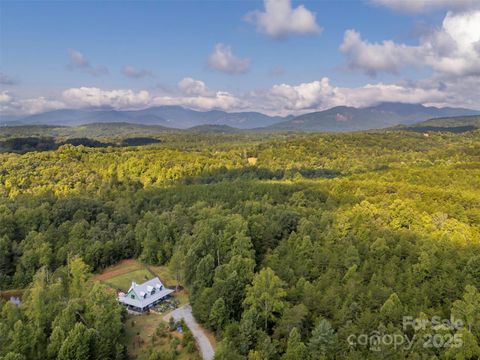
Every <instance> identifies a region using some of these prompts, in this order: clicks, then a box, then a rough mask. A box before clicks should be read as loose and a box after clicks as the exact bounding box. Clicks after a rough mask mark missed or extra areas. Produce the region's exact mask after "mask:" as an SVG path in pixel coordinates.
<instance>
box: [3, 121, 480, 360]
mask: <svg viewBox="0 0 480 360" xmlns="http://www.w3.org/2000/svg"><path fill="white" fill-rule="evenodd" d="M17 135H18V134H17ZM44 135H45V134H43V133H42V134H41V136H44ZM82 135H83V134H82ZM137 136H143V134H137ZM159 138H160V139H161V142H160V143H158V144H152V145H147V146H134V147H130V146H128V147H112V146H109V147H87V146H83V145H80V146H74V145H72V144H65V145H61V146H60V147H58V149H56V150H54V151H42V152H36V151H34V152H27V153H25V154H18V153H1V154H0V289H3V290H5V289H27V290H26V292H25V294H24V296H23V299H22V301H23V304H22V306H20V307H15V306H14V305H12V304H11V303H10V302H8V301H3V302H2V300H0V359H2V360H7V359H8V360H13V359H46V358H49V359H62V360H64V359H123V358H125V357H126V356H127V355H126V352H125V350H124V343H123V333H124V332H123V330H122V329H123V326H124V325H123V324H122V321H123V315H122V309H121V308H120V306H119V305H118V304H116V301H115V297H114V295H113V294H110V293H108V292H107V291H106V290H105V289H104V288H103V287H102V286H101V285H99V284H98V283H93V282H90V281H89V280H88V278H89V273H90V271H91V272H98V271H100V270H101V269H104V268H105V267H107V266H109V265H112V264H115V263H116V262H118V261H119V260H121V259H125V258H132V257H134V258H139V259H141V260H142V261H144V262H146V263H150V264H155V265H168V266H170V268H171V269H172V271H174V272H175V273H176V274H177V275H178V277H179V278H180V279H181V282H182V284H184V285H185V286H186V287H187V288H188V289H189V290H190V302H191V304H192V307H193V311H194V314H195V316H196V318H197V320H198V321H200V322H201V323H203V324H204V325H205V326H206V327H207V328H209V329H211V330H212V331H213V332H214V333H215V334H216V336H217V338H218V340H219V341H220V343H219V347H218V349H217V354H216V357H217V358H218V359H249V360H256V359H282V360H289V359H312V360H313V359H352V360H353V359H478V358H479V357H480V292H479V289H480V131H479V130H477V131H471V132H466V133H461V134H455V133H441V132H436V133H429V134H428V136H426V135H425V134H422V133H416V132H406V131H405V132H403V131H379V132H371V133H366V132H361V133H348V134H335V135H334V134H293V133H292V134H276V135H267V134H265V135H261V134H253V133H252V134H247V133H245V134H235V135H233V134H231V135H228V134H224V135H222V134H215V135H212V134H200V133H195V134H193V133H192V134H188V133H168V134H166V133H165V134H163V135H162V136H160V137H159ZM95 140H99V139H98V138H97V139H95ZM405 317H409V318H411V319H423V320H424V322H423V324H425V326H423V327H418V326H416V327H415V326H405V324H404V321H405ZM432 318H438V319H442V320H444V321H443V324H436V323H435V321H431V319H432ZM446 320H450V321H453V320H458V321H457V322H456V324H457V325H458V326H449V324H448V323H447V322H446ZM362 336H363V337H362ZM365 336H368V341H366V342H363V340H364V338H365ZM394 337H395V339H397V340H398V339H400V338H402V339H404V340H405V339H407V340H408V341H406V340H405V342H404V343H402V344H399V343H398V342H389V341H387V340H388V339H392V338H394ZM372 339H373V340H372ZM378 339H380V341H377V340H378ZM452 339H453V341H452ZM456 345H458V346H456ZM169 357H171V354H152V357H151V359H152V360H153V359H164V358H165V359H166V358H169Z"/></svg>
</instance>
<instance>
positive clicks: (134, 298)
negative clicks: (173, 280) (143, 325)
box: [118, 277, 174, 312]
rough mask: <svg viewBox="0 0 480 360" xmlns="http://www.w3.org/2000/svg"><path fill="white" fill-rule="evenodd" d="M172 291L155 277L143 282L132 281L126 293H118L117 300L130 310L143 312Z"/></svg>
mask: <svg viewBox="0 0 480 360" xmlns="http://www.w3.org/2000/svg"><path fill="white" fill-rule="evenodd" d="M173 292H174V290H172V289H167V288H166V287H165V286H163V284H162V282H161V281H160V279H159V278H158V277H155V278H153V279H152V280H148V281H147V282H144V283H143V284H137V283H136V282H135V281H132V285H131V286H130V289H129V290H128V292H127V294H125V293H119V294H118V301H119V302H121V303H122V304H124V305H126V306H127V308H128V309H130V310H134V311H139V312H144V311H147V310H148V309H150V308H152V307H154V306H155V305H156V304H158V303H160V302H162V301H163V300H164V299H165V298H166V297H168V296H169V295H170V294H171V293H173Z"/></svg>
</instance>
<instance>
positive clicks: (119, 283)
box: [105, 268, 154, 292]
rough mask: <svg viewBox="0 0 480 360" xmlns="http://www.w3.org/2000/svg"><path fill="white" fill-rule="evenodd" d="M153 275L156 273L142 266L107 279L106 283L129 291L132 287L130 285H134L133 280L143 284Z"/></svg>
mask: <svg viewBox="0 0 480 360" xmlns="http://www.w3.org/2000/svg"><path fill="white" fill-rule="evenodd" d="M153 277H154V275H153V274H152V273H151V272H150V271H148V270H147V269H145V268H140V269H137V270H133V271H131V272H128V273H125V274H121V275H118V276H115V277H114V278H111V279H109V280H106V281H105V283H106V284H107V285H109V286H111V287H113V288H115V289H120V290H122V291H124V292H127V291H128V289H129V288H130V285H132V281H135V282H136V283H137V284H141V283H144V282H145V281H147V280H150V279H151V278H153Z"/></svg>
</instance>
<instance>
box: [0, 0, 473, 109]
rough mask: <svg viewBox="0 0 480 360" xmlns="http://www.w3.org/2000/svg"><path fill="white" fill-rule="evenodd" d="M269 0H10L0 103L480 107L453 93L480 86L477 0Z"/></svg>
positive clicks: (0, 45) (2, 41)
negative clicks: (457, 27) (454, 29)
mask: <svg viewBox="0 0 480 360" xmlns="http://www.w3.org/2000/svg"><path fill="white" fill-rule="evenodd" d="M269 1H270V3H269V2H268V1H266V2H263V1H128V2H127V1H104V2H100V1H98V2H95V1H85V2H80V1H63V2H62V1H57V2H48V1H35V2H27V1H2V2H1V3H0V10H1V12H0V16H1V19H0V24H1V25H0V32H1V33H0V36H1V37H0V73H1V77H0V86H1V93H0V94H2V95H1V96H0V113H4V114H9V113H10V114H22V113H35V112H39V111H45V110H49V109H55V108H62V107H112V108H118V109H123V108H141V107H146V106H153V105H162V104H179V105H184V106H187V107H192V108H199V109H210V108H221V109H225V110H261V111H265V112H269V113H296V112H304V111H310V110H314V109H322V108H327V107H330V106H333V105H340V104H345V105H353V106H368V105H370V104H372V103H374V102H375V101H376V99H375V98H380V99H381V100H385V101H394V100H395V97H396V96H397V97H398V101H404V102H423V103H427V104H434V105H439V106H443V105H450V106H469V107H477V108H478V107H479V106H480V104H479V103H478V101H476V100H475V98H472V99H469V98H467V99H464V98H459V96H458V95H457V96H454V95H453V91H456V92H457V93H458V92H459V91H462V93H463V92H464V93H465V94H467V93H468V91H469V89H470V88H468V89H464V87H465V82H463V84H462V82H460V81H459V80H458V79H460V78H464V77H468V79H467V82H468V83H469V84H470V83H472V84H471V87H472V89H473V88H474V87H475V86H478V76H479V75H480V69H477V66H476V64H471V63H472V62H474V60H475V57H476V55H478V56H479V58H480V50H478V51H479V52H478V53H476V52H475V51H476V50H477V47H476V39H477V38H476V35H475V33H476V32H477V30H478V26H476V25H475V22H476V20H477V19H479V18H478V17H477V16H478V14H479V11H478V7H477V6H476V5H475V1H469V0H458V3H457V4H456V5H455V8H451V5H449V4H448V2H446V1H443V0H438V1H437V0H430V1H427V2H425V3H426V5H424V6H423V7H420V8H419V6H418V3H421V2H422V0H417V1H416V2H410V3H409V2H408V1H407V2H405V1H404V2H403V3H402V2H400V1H397V0H373V1H360V0H359V1H293V2H290V1H288V0H269ZM432 3H433V5H432ZM453 3H455V2H453ZM405 4H407V5H405ZM408 4H410V5H408ZM459 4H460V5H459ZM255 11H256V13H254V12H255ZM447 17H450V20H451V22H453V23H454V24H459V23H460V24H466V25H465V26H466V31H467V32H470V33H471V34H470V35H471V36H470V37H467V39H465V36H463V35H462V34H452V33H451V30H449V29H448V28H445V27H444V24H445V23H446V19H447ZM349 30H350V31H351V30H354V32H350V33H349V35H348V36H347V32H348V31H349ZM355 34H356V35H355ZM444 38H447V40H445V41H444V40H438V39H444ZM452 39H453V40H452ZM478 41H479V44H480V31H479V34H478ZM347 43H348V44H347ZM342 44H343V46H342ZM445 44H446V45H445ZM443 47H446V48H447V50H448V51H444V49H443ZM432 48H433V50H432ZM437 49H438V51H437ZM449 49H453V50H452V51H450V50H449ZM478 49H480V45H479V46H478ZM446 53H448V55H446ZM453 53H454V55H452V54H453ZM470 58H472V59H471V61H470ZM449 64H453V65H452V66H458V68H459V70H458V71H455V72H454V71H451V70H450V69H449V66H450V65H449ZM126 74H127V75H129V76H127V75H126ZM455 77H456V78H455ZM185 79H187V81H183V82H182V80H185ZM180 82H182V84H183V85H180V84H179V83H180ZM469 86H470V85H469ZM93 89H95V90H93ZM372 89H373V90H372ZM69 90H71V91H69ZM409 94H410V95H409ZM92 99H93V100H92Z"/></svg>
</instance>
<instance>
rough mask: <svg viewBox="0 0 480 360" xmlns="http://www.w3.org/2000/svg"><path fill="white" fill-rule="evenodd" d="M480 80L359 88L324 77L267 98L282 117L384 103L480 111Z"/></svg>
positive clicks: (273, 91)
mask: <svg viewBox="0 0 480 360" xmlns="http://www.w3.org/2000/svg"><path fill="white" fill-rule="evenodd" d="M479 87H480V78H479V77H473V76H470V77H466V78H462V79H459V78H452V79H448V80H445V79H443V78H442V77H437V76H434V77H430V78H427V79H423V80H420V81H415V82H408V81H402V82H398V83H392V84H386V83H382V82H378V83H372V84H366V85H364V86H359V87H339V86H334V85H332V84H331V81H330V79H328V78H326V77H324V78H322V79H320V80H317V81H312V82H309V83H302V84H298V85H289V84H279V85H274V86H273V87H272V88H271V89H270V91H269V92H268V93H267V94H266V95H265V96H266V98H267V100H264V99H261V100H260V101H262V102H268V104H269V108H270V109H271V110H273V109H276V110H277V112H278V113H280V114H284V115H285V114H290V113H302V112H308V111H315V110H325V109H329V108H331V107H334V106H354V107H366V106H371V105H376V104H378V103H381V102H403V103H412V104H418V103H422V104H426V105H433V106H440V107H443V106H453V107H466V108H475V109H480V98H478V96H477V93H478V88H479Z"/></svg>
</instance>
